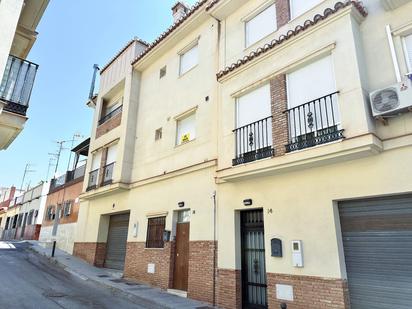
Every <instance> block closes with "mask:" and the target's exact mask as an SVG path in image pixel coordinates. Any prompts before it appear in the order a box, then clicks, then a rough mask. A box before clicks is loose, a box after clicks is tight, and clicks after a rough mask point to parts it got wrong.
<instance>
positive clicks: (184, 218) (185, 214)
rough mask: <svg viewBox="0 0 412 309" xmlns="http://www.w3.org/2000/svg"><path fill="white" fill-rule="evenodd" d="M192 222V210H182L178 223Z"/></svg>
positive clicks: (178, 216) (179, 213)
mask: <svg viewBox="0 0 412 309" xmlns="http://www.w3.org/2000/svg"><path fill="white" fill-rule="evenodd" d="M184 222H190V209H185V210H181V211H179V212H178V214H177V223H184Z"/></svg>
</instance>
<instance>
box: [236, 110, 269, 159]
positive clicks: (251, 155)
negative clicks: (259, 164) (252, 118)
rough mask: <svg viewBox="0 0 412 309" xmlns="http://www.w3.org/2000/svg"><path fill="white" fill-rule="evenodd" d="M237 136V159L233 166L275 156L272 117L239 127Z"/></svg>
mask: <svg viewBox="0 0 412 309" xmlns="http://www.w3.org/2000/svg"><path fill="white" fill-rule="evenodd" d="M233 132H234V134H235V144H236V146H235V149H236V157H235V158H234V159H233V161H232V164H233V165H239V164H244V163H248V162H252V161H256V160H260V159H264V158H270V157H272V156H273V155H274V149H273V147H272V145H273V141H272V116H269V117H266V118H264V119H261V120H259V121H256V122H253V123H250V124H248V125H245V126H242V127H239V128H237V129H235V130H233Z"/></svg>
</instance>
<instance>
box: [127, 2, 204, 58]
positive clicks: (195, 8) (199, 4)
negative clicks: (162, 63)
mask: <svg viewBox="0 0 412 309" xmlns="http://www.w3.org/2000/svg"><path fill="white" fill-rule="evenodd" d="M207 1H208V0H201V1H199V2H197V3H196V4H195V5H193V6H192V7H191V8H190V10H189V11H188V12H187V13H186V14H185V15H184V16H183V17H182V18H180V19H179V20H178V21H176V22H175V23H174V24H173V25H171V26H170V27H169V28H168V29H167V30H166V31H165V32H163V33H162V34H161V35H160V36H159V37H157V38H156V39H155V40H154V41H153V43H151V44H150V45H149V46H148V47H147V48H146V49H145V50H144V51H143V52H142V53H141V54H140V55H138V56H137V57H136V58H135V59H134V60H133V61H132V65H133V64H135V63H136V62H138V61H139V60H140V59H142V58H143V57H144V56H146V55H147V54H148V53H149V52H150V51H151V50H152V49H153V48H155V47H156V46H157V45H159V44H160V43H161V42H162V41H163V40H164V39H166V38H167V37H168V36H169V35H170V34H171V33H172V32H173V31H175V30H176V29H177V28H178V27H179V26H180V25H181V24H183V23H184V22H185V21H186V20H187V19H188V18H189V17H190V16H192V15H193V14H194V13H195V12H196V11H198V10H199V9H200V8H201V7H202V6H203V5H204V4H205V3H207Z"/></svg>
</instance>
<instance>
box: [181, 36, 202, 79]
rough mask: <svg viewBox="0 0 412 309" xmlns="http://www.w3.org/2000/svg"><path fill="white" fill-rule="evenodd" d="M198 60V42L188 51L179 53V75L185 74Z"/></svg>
mask: <svg viewBox="0 0 412 309" xmlns="http://www.w3.org/2000/svg"><path fill="white" fill-rule="evenodd" d="M198 61H199V48H198V44H196V45H194V46H193V47H192V48H190V49H189V50H188V51H186V52H185V53H183V54H181V55H180V68H179V75H183V74H185V73H186V72H187V71H189V70H190V69H191V68H193V67H195V66H196V65H197V64H198Z"/></svg>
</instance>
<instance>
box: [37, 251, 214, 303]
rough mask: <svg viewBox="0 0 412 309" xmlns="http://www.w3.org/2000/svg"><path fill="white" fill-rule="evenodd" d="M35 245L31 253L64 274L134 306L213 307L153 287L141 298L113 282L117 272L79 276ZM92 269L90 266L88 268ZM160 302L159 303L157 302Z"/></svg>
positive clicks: (148, 288)
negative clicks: (97, 286) (106, 289)
mask: <svg viewBox="0 0 412 309" xmlns="http://www.w3.org/2000/svg"><path fill="white" fill-rule="evenodd" d="M37 245H38V246H40V247H42V248H47V247H44V246H42V245H41V244H40V243H38V244H37ZM35 247H36V244H34V245H32V246H30V247H29V249H30V250H31V251H33V252H35V253H36V254H39V255H42V256H45V257H46V258H48V260H49V261H50V262H52V263H54V264H56V265H57V266H59V267H61V268H63V269H64V270H65V271H66V272H68V273H70V274H72V275H74V276H77V277H78V278H80V279H82V280H90V281H91V282H93V283H95V284H97V285H100V286H101V287H104V288H109V289H110V290H112V291H113V292H114V293H117V294H120V295H123V296H125V297H127V298H128V299H129V300H130V301H132V302H134V303H136V304H140V305H143V306H148V307H149V308H151V309H178V308H179V309H198V308H210V309H213V307H209V306H208V305H207V304H205V303H203V304H202V303H201V302H197V301H196V302H197V303H198V304H196V305H195V304H190V303H186V301H185V302H183V296H182V295H181V294H179V295H178V294H177V292H180V293H181V292H182V291H176V290H174V291H175V292H176V293H169V291H168V292H163V291H161V290H160V289H158V288H153V287H149V286H147V289H144V290H145V294H146V295H147V296H146V297H142V296H140V295H136V294H135V293H133V291H139V290H140V291H141V290H142V289H141V288H140V289H131V286H130V285H128V284H126V283H125V282H126V281H127V280H122V282H113V281H112V280H113V279H115V280H116V279H119V277H118V276H119V272H116V271H110V270H109V271H107V270H105V274H106V275H107V277H106V276H101V274H100V276H99V275H97V274H96V275H95V276H93V275H91V276H90V275H85V274H81V273H79V272H77V271H75V270H73V269H70V268H69V267H68V266H67V265H65V264H64V263H63V262H61V261H58V258H51V257H50V256H49V255H48V254H49V252H47V253H46V252H44V251H41V250H36V248H35ZM66 255H68V257H66V258H63V257H60V258H61V259H64V260H66V259H68V258H69V259H70V257H71V256H70V255H69V254H66ZM90 267H92V266H90ZM123 281H124V282H123ZM138 285H140V286H141V287H143V284H138ZM171 294H173V295H177V297H179V296H180V297H179V299H181V300H179V299H170V296H172V295H171ZM159 300H160V301H159ZM187 301H188V302H190V300H187Z"/></svg>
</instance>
